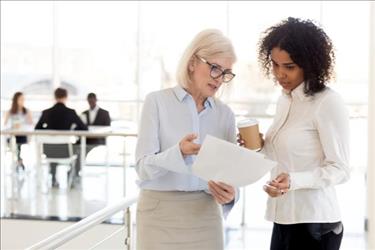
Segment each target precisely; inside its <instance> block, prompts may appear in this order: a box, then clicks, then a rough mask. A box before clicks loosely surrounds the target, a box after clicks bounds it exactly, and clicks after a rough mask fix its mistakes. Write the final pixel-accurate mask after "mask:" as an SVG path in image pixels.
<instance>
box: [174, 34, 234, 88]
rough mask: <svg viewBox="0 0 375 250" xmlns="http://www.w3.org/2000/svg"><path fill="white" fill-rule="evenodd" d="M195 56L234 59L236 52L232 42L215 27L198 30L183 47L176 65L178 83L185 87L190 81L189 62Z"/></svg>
mask: <svg viewBox="0 0 375 250" xmlns="http://www.w3.org/2000/svg"><path fill="white" fill-rule="evenodd" d="M195 56H200V57H202V58H205V59H206V60H210V59H212V58H214V57H221V58H229V59H231V60H232V61H233V63H234V62H235V61H236V59H237V58H236V54H235V52H234V48H233V45H232V42H231V41H230V40H229V38H227V37H226V36H224V34H223V33H222V32H221V31H220V30H217V29H206V30H203V31H201V32H199V33H198V34H197V35H196V36H195V37H194V39H193V40H192V41H191V42H190V44H189V46H188V47H187V48H186V49H185V52H184V54H183V55H182V57H181V59H180V62H179V65H178V67H177V74H176V79H177V82H178V84H179V85H181V86H182V87H187V85H188V84H189V83H191V81H192V80H191V75H190V71H189V63H190V62H191V60H194V59H196V58H194V57H195Z"/></svg>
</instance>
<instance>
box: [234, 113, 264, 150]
mask: <svg viewBox="0 0 375 250" xmlns="http://www.w3.org/2000/svg"><path fill="white" fill-rule="evenodd" d="M237 128H238V131H239V132H240V135H241V139H242V140H244V142H245V148H247V149H250V150H255V151H258V150H260V149H261V148H262V141H261V138H260V135H259V126H258V121H257V120H256V119H251V118H249V119H246V120H241V121H239V122H238V123H237Z"/></svg>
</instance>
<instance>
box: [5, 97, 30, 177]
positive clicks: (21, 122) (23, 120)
mask: <svg viewBox="0 0 375 250" xmlns="http://www.w3.org/2000/svg"><path fill="white" fill-rule="evenodd" d="M24 103H25V96H24V95H23V93H22V92H16V93H14V95H13V99H12V106H11V108H10V110H9V111H8V112H6V113H5V118H4V125H5V127H10V128H12V129H20V128H21V127H22V126H25V125H31V124H32V123H33V121H32V116H31V112H30V111H29V110H28V109H27V108H26V107H25V106H24ZM8 122H9V124H8ZM8 142H9V139H8ZM26 143H27V137H26V136H24V135H19V136H16V144H17V147H16V150H17V171H19V170H21V169H22V170H25V165H24V164H23V160H22V158H21V146H22V144H26Z"/></svg>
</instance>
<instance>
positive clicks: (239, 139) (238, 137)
mask: <svg viewBox="0 0 375 250" xmlns="http://www.w3.org/2000/svg"><path fill="white" fill-rule="evenodd" d="M259 138H260V141H261V146H262V148H263V146H264V138H263V134H262V133H259ZM237 142H238V145H240V146H241V147H245V141H244V140H243V139H242V138H241V135H240V133H238V134H237Z"/></svg>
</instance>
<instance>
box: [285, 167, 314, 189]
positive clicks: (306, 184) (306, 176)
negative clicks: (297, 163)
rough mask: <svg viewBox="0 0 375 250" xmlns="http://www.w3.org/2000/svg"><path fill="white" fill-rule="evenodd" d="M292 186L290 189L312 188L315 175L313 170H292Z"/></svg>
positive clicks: (290, 175)
mask: <svg viewBox="0 0 375 250" xmlns="http://www.w3.org/2000/svg"><path fill="white" fill-rule="evenodd" d="M289 178H290V179H289V180H290V188H289V190H296V189H303V188H312V186H313V179H314V178H313V177H312V174H311V172H308V171H305V172H291V173H289Z"/></svg>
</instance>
